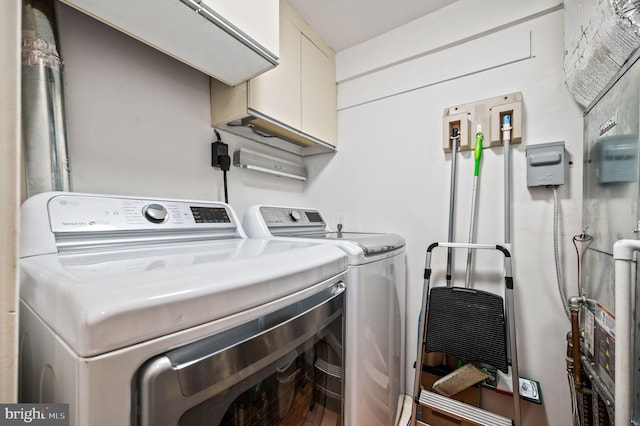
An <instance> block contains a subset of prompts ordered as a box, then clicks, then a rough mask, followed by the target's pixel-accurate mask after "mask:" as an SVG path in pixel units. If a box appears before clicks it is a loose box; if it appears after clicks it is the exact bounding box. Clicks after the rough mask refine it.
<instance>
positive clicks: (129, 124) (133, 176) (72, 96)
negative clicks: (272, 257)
mask: <svg viewBox="0 0 640 426" xmlns="http://www.w3.org/2000/svg"><path fill="white" fill-rule="evenodd" d="M59 27H60V45H61V53H62V56H63V61H64V76H65V87H64V90H65V93H64V95H65V102H66V105H65V106H66V112H67V132H68V145H69V146H68V148H69V157H70V168H71V173H70V175H71V187H72V190H73V191H76V192H92V193H109V194H121V195H143V196H157V197H173V198H189V199H201V200H220V201H224V189H223V178H222V172H220V171H218V170H215V169H213V168H212V167H211V166H210V161H211V160H210V159H211V154H210V151H211V148H210V142H213V141H214V140H215V137H214V133H213V130H212V128H211V125H210V118H209V117H210V100H209V77H207V76H206V75H204V74H202V73H200V72H199V71H196V70H194V69H192V68H190V67H188V66H186V65H184V64H182V63H180V62H178V61H176V60H174V59H172V58H170V57H168V56H166V55H164V54H162V53H160V52H158V51H156V50H154V49H151V48H149V47H147V46H146V45H144V44H142V43H140V42H138V41H136V40H134V39H132V38H130V37H128V36H126V35H123V34H121V33H119V32H117V31H115V30H113V29H111V28H109V27H107V26H105V25H103V24H101V23H99V22H97V21H95V20H93V19H91V18H89V17H87V16H85V15H83V14H81V13H79V12H77V11H76V10H74V9H71V8H69V7H67V6H64V5H60V8H59ZM220 60H225V58H220ZM221 135H222V139H223V141H224V142H226V143H228V144H229V152H230V153H232V152H233V151H234V150H236V149H237V148H238V147H240V146H245V145H247V144H251V142H245V141H243V140H241V139H240V138H238V137H236V136H234V135H231V134H227V133H224V132H221ZM251 149H253V150H256V151H260V152H263V153H266V154H270V153H273V151H271V150H270V148H269V147H263V146H255V144H251ZM278 155H280V156H281V157H283V158H285V159H291V157H292V156H287V155H286V153H282V152H279V154H278ZM228 182H229V203H230V204H231V205H232V207H233V208H234V209H235V210H236V211H237V212H238V213H239V214H241V213H242V212H244V211H245V210H246V208H247V207H248V206H249V205H251V204H253V203H281V204H285V205H291V204H295V205H299V204H301V201H302V195H303V191H304V183H301V182H298V181H294V180H292V179H286V178H279V177H275V176H271V175H265V174H262V173H259V172H255V171H249V170H244V169H239V168H237V167H234V166H232V167H231V170H230V171H229V173H228Z"/></svg>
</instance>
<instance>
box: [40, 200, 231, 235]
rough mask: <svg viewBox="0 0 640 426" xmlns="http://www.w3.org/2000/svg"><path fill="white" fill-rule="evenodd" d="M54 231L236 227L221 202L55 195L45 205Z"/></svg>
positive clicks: (229, 211) (227, 207)
mask: <svg viewBox="0 0 640 426" xmlns="http://www.w3.org/2000/svg"><path fill="white" fill-rule="evenodd" d="M47 208H48V214H49V222H50V225H51V230H52V231H53V232H54V233H69V232H73V233H75V232H100V231H145V230H158V229H166V230H180V229H200V228H205V229H209V230H211V229H217V228H220V229H226V230H228V229H229V228H236V227H237V220H236V219H235V215H234V214H233V212H232V211H231V209H230V207H229V206H227V205H226V204H224V203H215V202H210V203H209V202H199V201H193V202H191V201H180V200H154V199H136V198H126V197H110V196H92V195H59V196H55V197H52V198H51V199H50V200H49V202H48V205H47Z"/></svg>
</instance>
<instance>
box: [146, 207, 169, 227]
mask: <svg viewBox="0 0 640 426" xmlns="http://www.w3.org/2000/svg"><path fill="white" fill-rule="evenodd" d="M142 214H143V215H144V217H145V219H147V220H148V221H149V222H151V223H162V222H164V221H166V220H167V216H168V215H169V212H168V211H167V209H166V208H165V207H164V206H162V205H160V204H147V205H146V206H144V208H143V209H142Z"/></svg>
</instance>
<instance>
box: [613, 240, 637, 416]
mask: <svg viewBox="0 0 640 426" xmlns="http://www.w3.org/2000/svg"><path fill="white" fill-rule="evenodd" d="M638 250H640V241H638V240H620V241H617V242H616V243H615V244H614V245H613V260H614V287H615V289H614V291H615V293H614V296H615V311H616V327H615V331H616V355H615V370H616V372H615V382H616V383H615V387H614V392H615V396H614V397H615V418H616V426H629V425H630V424H631V408H632V407H631V404H632V398H631V394H632V391H633V389H632V387H633V383H632V379H631V378H632V376H633V371H632V368H633V365H632V362H633V356H632V350H633V349H632V348H633V345H632V342H631V328H632V326H631V325H632V321H633V318H632V312H631V310H632V309H631V265H632V264H633V252H634V251H638Z"/></svg>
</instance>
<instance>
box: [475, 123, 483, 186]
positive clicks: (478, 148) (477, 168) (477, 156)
mask: <svg viewBox="0 0 640 426" xmlns="http://www.w3.org/2000/svg"><path fill="white" fill-rule="evenodd" d="M483 139H484V136H483V135H482V124H478V129H477V131H476V146H475V147H474V148H473V159H474V160H475V168H474V169H473V175H474V176H478V174H479V173H480V159H481V158H482V141H483Z"/></svg>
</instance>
